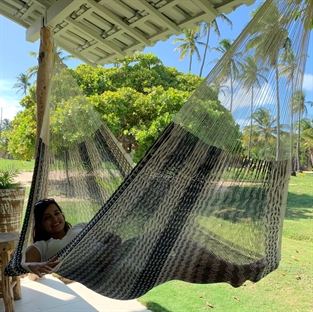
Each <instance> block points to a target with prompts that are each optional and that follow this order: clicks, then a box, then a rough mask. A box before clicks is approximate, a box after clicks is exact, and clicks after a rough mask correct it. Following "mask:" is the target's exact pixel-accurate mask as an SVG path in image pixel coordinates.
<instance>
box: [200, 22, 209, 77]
mask: <svg viewBox="0 0 313 312" xmlns="http://www.w3.org/2000/svg"><path fill="white" fill-rule="evenodd" d="M210 29H211V27H210V26H209V25H208V28H207V35H206V42H205V48H204V52H203V59H202V64H201V68H200V74H199V76H200V77H201V76H202V71H203V67H204V62H205V59H206V53H207V50H208V45H209V40H210Z"/></svg>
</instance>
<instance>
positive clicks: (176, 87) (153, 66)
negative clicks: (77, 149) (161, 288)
mask: <svg viewBox="0 0 313 312" xmlns="http://www.w3.org/2000/svg"><path fill="white" fill-rule="evenodd" d="M119 64H121V65H120V66H119V67H112V68H100V67H97V68H92V67H90V66H88V65H80V66H78V67H77V69H76V70H73V69H66V70H64V71H62V72H60V73H59V74H58V76H57V77H56V78H55V79H54V83H53V88H54V89H57V90H58V91H57V92H56V94H55V93H54V92H52V95H51V96H52V104H53V105H54V109H53V112H54V113H53V114H51V128H52V131H53V134H54V135H58V134H62V137H63V138H64V140H65V141H66V142H71V140H73V139H75V138H77V137H78V136H80V135H83V133H84V132H86V131H88V129H89V128H91V127H89V124H88V122H87V121H86V122H85V123H84V122H82V124H83V127H82V128H81V131H80V133H79V132H75V131H74V126H73V127H72V128H73V129H69V128H68V126H66V127H65V125H68V124H71V123H73V122H75V120H79V118H83V117H84V116H86V115H87V112H88V109H89V107H92V105H93V106H94V108H95V109H96V110H97V111H98V112H99V113H100V115H101V117H102V119H103V120H104V121H105V122H106V123H107V125H108V126H109V128H110V129H111V131H112V132H113V133H114V134H115V135H116V137H117V138H118V139H119V140H120V142H122V144H123V146H124V147H125V148H126V149H127V151H128V152H130V151H133V150H135V160H138V159H139V158H140V157H141V155H142V154H143V153H144V152H145V151H146V149H147V148H148V146H150V145H151V143H152V142H154V140H155V139H156V138H157V136H158V135H159V133H160V132H161V131H163V129H164V128H165V126H166V125H167V124H168V123H169V122H170V120H171V118H172V116H173V114H175V113H176V112H177V111H178V110H179V109H180V107H181V106H182V105H183V104H184V102H185V101H186V100H187V98H189V97H190V95H191V92H193V91H194V90H195V89H196V88H197V86H198V85H199V84H200V83H201V82H202V81H203V79H201V78H200V77H199V76H197V75H190V74H187V75H186V74H183V73H181V72H179V71H177V70H176V69H175V68H171V67H167V66H164V65H163V64H162V62H159V59H158V58H157V57H156V56H154V55H153V54H149V55H144V54H136V55H134V56H133V57H128V58H125V60H120V62H119ZM70 74H71V75H70ZM72 74H73V75H72ZM67 76H72V78H73V76H74V78H75V80H76V81H77V82H78V84H77V83H75V80H73V79H72V80H71V81H72V83H69V82H68V77H67ZM78 85H79V87H80V88H79V87H78ZM76 89H81V90H83V92H84V93H85V94H86V95H87V98H86V99H85V102H84V103H83V104H82V105H81V106H80V107H79V108H78V109H76V110H75V111H73V109H72V108H74V107H75V106H76V102H77V101H78V100H79V101H81V100H82V97H81V98H80V99H79V98H77V97H72V98H70V99H66V100H64V101H62V94H63V93H67V94H68V93H72V91H75V92H74V93H75V94H78V92H76V91H77V90H76ZM88 100H89V101H88ZM20 104H21V105H22V106H23V107H24V111H23V114H19V115H18V116H17V117H16V119H15V120H14V127H13V132H12V142H13V143H14V144H12V145H11V146H10V148H11V150H12V154H14V155H15V156H16V157H17V158H22V157H23V158H24V159H28V157H29V155H33V153H34V140H35V129H36V114H35V113H34V112H35V111H36V87H35V86H32V87H31V88H30V89H29V93H28V94H27V96H25V97H24V98H23V99H22V100H21V102H20ZM90 104H92V105H90ZM77 122H78V121H77ZM53 148H56V149H58V148H59V147H58V146H54V147H53Z"/></svg>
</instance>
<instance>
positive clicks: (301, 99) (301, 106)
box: [291, 90, 313, 171]
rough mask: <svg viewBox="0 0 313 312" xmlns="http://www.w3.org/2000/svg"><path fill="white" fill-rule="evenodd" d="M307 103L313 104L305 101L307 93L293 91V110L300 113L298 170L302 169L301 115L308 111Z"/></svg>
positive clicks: (298, 120)
mask: <svg viewBox="0 0 313 312" xmlns="http://www.w3.org/2000/svg"><path fill="white" fill-rule="evenodd" d="M306 104H310V105H311V106H313V102H311V101H305V93H304V92H303V91H302V90H298V91H296V92H294V93H293V96H292V98H291V105H292V107H293V111H294V112H296V113H298V119H297V128H298V131H297V149H296V159H297V171H301V163H300V143H301V117H302V116H303V115H306V114H307V113H308V109H307V107H306Z"/></svg>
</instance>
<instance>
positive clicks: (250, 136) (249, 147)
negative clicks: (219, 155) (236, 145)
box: [248, 87, 253, 159]
mask: <svg viewBox="0 0 313 312" xmlns="http://www.w3.org/2000/svg"><path fill="white" fill-rule="evenodd" d="M252 108H253V87H252V88H251V104H250V132H249V143H248V159H250V149H251V140H252Z"/></svg>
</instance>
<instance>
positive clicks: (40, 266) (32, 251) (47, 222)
mask: <svg viewBox="0 0 313 312" xmlns="http://www.w3.org/2000/svg"><path fill="white" fill-rule="evenodd" d="M34 214H35V226H34V231H33V238H34V244H32V245H31V246H29V247H28V248H27V250H26V255H25V262H24V263H23V264H22V265H23V267H24V268H25V269H26V270H27V271H28V272H32V273H34V274H36V275H38V276H39V277H42V276H43V275H44V274H49V273H51V272H53V268H54V267H55V266H56V265H57V264H58V263H59V262H58V261H57V258H56V257H53V258H51V259H50V260H48V261H44V262H42V261H43V260H45V259H49V258H50V257H52V256H53V255H54V254H56V253H57V252H58V251H59V250H61V249H62V248H63V247H65V246H66V245H67V244H68V243H69V242H70V241H71V240H72V239H73V238H74V237H75V236H76V235H78V234H79V232H80V231H81V230H82V229H83V228H84V227H85V225H86V223H79V224H77V225H75V226H74V227H72V226H71V224H70V223H68V222H66V221H65V217H64V215H63V212H62V210H61V208H60V206H59V205H58V204H57V203H56V201H55V200H54V199H53V198H48V199H43V200H40V201H38V202H36V203H35V209H34Z"/></svg>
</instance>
